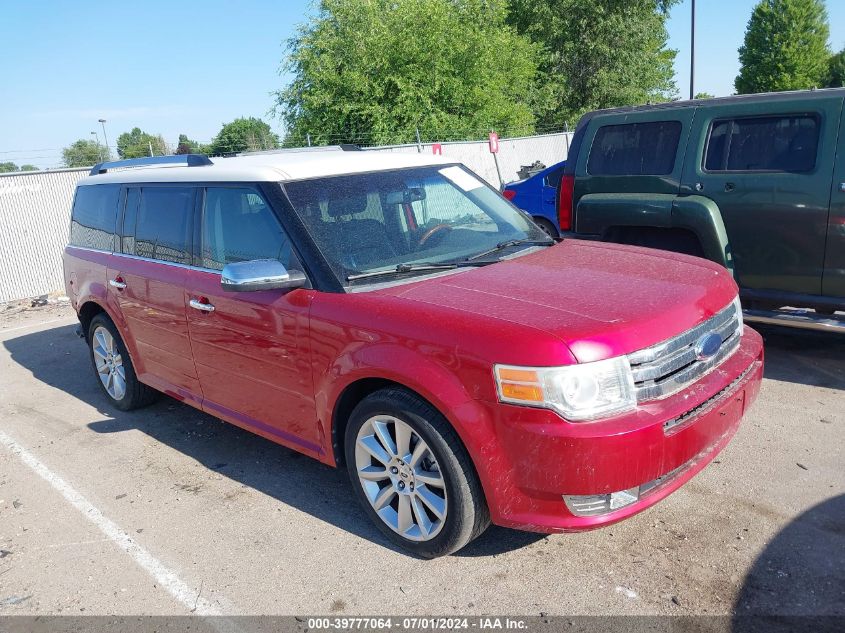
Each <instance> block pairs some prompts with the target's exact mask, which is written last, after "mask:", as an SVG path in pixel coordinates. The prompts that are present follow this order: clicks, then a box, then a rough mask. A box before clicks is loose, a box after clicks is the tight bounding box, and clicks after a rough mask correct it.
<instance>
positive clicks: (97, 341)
mask: <svg viewBox="0 0 845 633" xmlns="http://www.w3.org/2000/svg"><path fill="white" fill-rule="evenodd" d="M87 341H88V352H89V354H90V356H91V366H92V367H93V368H94V374H95V376H96V377H97V384H99V385H100V388H101V389H102V390H103V393H104V394H105V395H106V397H107V398H108V399H109V402H111V404H112V405H114V406H115V407H116V408H118V409H120V410H121V411H130V410H132V409H137V408H139V407H143V406H146V405H148V404H150V403H151V402H153V401H154V400H156V398H157V397H158V396H159V393H158V392H157V391H156V390H155V389H153V388H152V387H148V386H147V385H145V384H143V383H142V382H141V381H139V380H138V377H137V376H136V375H135V368H134V367H133V365H132V359H131V358H129V352H128V351H127V349H126V345H124V343H123V339H122V338H120V333H119V332H118V331H117V328H116V327H115V325H114V323H113V322H112V320H111V319H110V318H109V317H108V316H106V315H105V314H98V315H97V316H95V317H94V318H93V319H91V323H90V325H89V326H88V338H87ZM121 383H122V389H121V388H120V387H121Z"/></svg>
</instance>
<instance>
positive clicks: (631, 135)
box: [587, 121, 681, 176]
mask: <svg viewBox="0 0 845 633" xmlns="http://www.w3.org/2000/svg"><path fill="white" fill-rule="evenodd" d="M680 137H681V123H680V121H655V122H652V123H627V124H625V125H605V126H604V127H600V128H599V129H598V131H597V132H596V137H595V139H594V140H593V146H592V148H591V149H590V159H589V161H588V162H587V171H588V172H589V173H590V174H591V175H593V176H632V175H633V176H664V175H666V174H671V173H672V170H673V169H674V167H675V154H676V153H677V151H678V139H680Z"/></svg>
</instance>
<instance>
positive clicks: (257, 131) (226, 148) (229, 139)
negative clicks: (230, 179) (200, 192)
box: [180, 117, 279, 155]
mask: <svg viewBox="0 0 845 633" xmlns="http://www.w3.org/2000/svg"><path fill="white" fill-rule="evenodd" d="M180 140H181V139H180ZM277 147H279V137H278V135H277V134H275V133H274V132H273V130H271V129H270V126H269V125H267V124H266V123H265V122H264V121H262V120H261V119H257V118H255V117H250V118H248V119H247V118H240V119H235V120H234V121H232V122H231V123H226V124H225V125H223V127H222V128H221V129H220V132H218V134H217V136H215V137H214V140H213V141H211V145H210V146H209V147H208V150H209V153H211V154H215V155H220V154H231V153H233V152H255V151H260V150H265V149H276V148H277Z"/></svg>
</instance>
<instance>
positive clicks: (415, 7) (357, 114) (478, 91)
mask: <svg viewBox="0 0 845 633" xmlns="http://www.w3.org/2000/svg"><path fill="white" fill-rule="evenodd" d="M506 16H507V11H506V6H505V3H504V0H322V1H321V2H320V3H319V6H318V10H317V13H316V15H315V16H314V17H312V18H311V19H310V20H309V22H308V23H306V24H305V25H303V26H300V28H299V30H298V32H297V34H296V36H295V37H293V38H292V39H291V40H290V41H289V42H288V56H287V58H286V61H285V63H284V64H283V67H282V68H283V70H284V71H289V72H290V73H292V74H293V77H294V79H293V82H292V83H291V84H290V85H289V86H288V87H287V88H284V89H282V90H280V91H278V92H276V93H275V96H276V114H278V115H279V116H281V118H282V119H283V120H284V122H285V124H286V127H287V130H288V135H287V137H286V138H285V144H286V145H298V144H303V143H304V141H305V138H306V134H310V136H311V139H312V142H313V143H314V144H326V143H345V142H348V143H361V144H365V143H372V144H384V143H388V144H389V143H407V142H413V141H414V140H416V129H417V128H419V130H420V133H421V136H422V137H423V139H424V140H431V139H441V140H442V139H445V138H469V137H472V138H478V137H479V135H482V134H485V133H486V132H487V131H488V130H489V129H491V128H496V129H498V130H500V131H505V130H506V131H507V132H508V133H530V132H532V131H533V130H534V116H533V114H532V112H531V107H530V102H529V99H530V95H531V93H532V90H533V82H534V79H535V76H536V69H537V61H538V47H537V46H535V45H533V44H531V43H530V42H529V41H528V39H527V38H525V37H522V36H520V35H517V34H516V33H515V31H514V29H513V28H511V27H510V26H508V25H507V24H506V22H505V19H506Z"/></svg>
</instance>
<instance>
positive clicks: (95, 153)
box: [62, 138, 103, 167]
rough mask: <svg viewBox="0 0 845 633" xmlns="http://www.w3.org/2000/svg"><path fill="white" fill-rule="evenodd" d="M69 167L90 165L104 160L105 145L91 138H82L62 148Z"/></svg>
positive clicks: (63, 156)
mask: <svg viewBox="0 0 845 633" xmlns="http://www.w3.org/2000/svg"><path fill="white" fill-rule="evenodd" d="M62 158H63V159H64V162H65V165H66V166H67V167H89V166H91V165H94V164H96V163H99V162H102V160H103V146H102V145H100V144H99V143H97V142H96V141H92V140H90V139H85V138H81V139H79V140H78V141H76V142H75V143H73V144H72V145H70V146H68V147H65V148H64V149H63V150H62Z"/></svg>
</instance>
